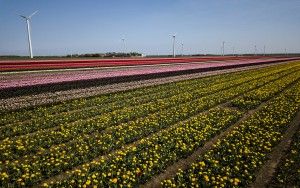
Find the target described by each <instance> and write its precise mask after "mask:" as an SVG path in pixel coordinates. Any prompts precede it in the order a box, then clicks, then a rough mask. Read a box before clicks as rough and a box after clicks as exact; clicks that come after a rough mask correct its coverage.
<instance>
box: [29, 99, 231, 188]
mask: <svg viewBox="0 0 300 188" xmlns="http://www.w3.org/2000/svg"><path fill="white" fill-rule="evenodd" d="M235 98H236V97H234V98H233V99H230V100H229V101H227V102H224V103H221V104H218V105H215V106H212V107H210V108H209V109H207V110H204V111H201V112H199V113H197V114H195V115H193V116H191V117H189V118H187V119H185V120H181V121H178V122H175V123H174V124H172V125H170V126H168V127H165V128H162V129H159V130H158V131H156V132H153V133H150V134H148V135H146V136H142V137H141V138H139V140H137V141H134V142H131V143H127V144H124V145H122V146H121V148H117V149H112V150H111V151H108V152H107V153H104V154H103V155H101V156H99V157H97V158H94V159H92V160H90V161H87V162H85V163H83V164H81V165H79V166H76V167H74V168H72V169H69V170H66V171H64V172H62V173H61V174H58V175H56V176H52V177H50V178H48V179H45V180H44V181H42V182H40V183H39V184H37V185H36V186H33V187H41V185H43V184H44V183H47V184H49V183H50V182H51V181H53V182H56V181H60V180H62V179H65V178H67V177H68V176H70V175H71V174H70V173H68V172H71V171H74V170H78V169H80V168H82V167H83V166H84V165H85V164H86V163H90V162H92V161H95V162H99V161H100V160H101V159H107V158H109V157H112V156H114V155H115V154H116V153H118V152H120V151H125V150H126V148H129V147H133V146H137V145H138V144H140V142H141V139H144V140H145V139H149V138H150V137H152V136H153V135H154V134H159V133H160V132H163V131H167V130H169V129H172V128H174V127H175V126H178V125H177V124H179V123H185V122H187V121H189V120H190V119H192V118H193V117H195V116H197V115H199V114H207V113H208V112H209V110H211V109H214V108H218V107H219V108H222V107H223V108H229V107H228V105H229V104H230V102H231V101H232V100H234V99H235ZM104 132H106V133H107V132H108V131H103V133H104ZM91 136H93V135H91Z"/></svg>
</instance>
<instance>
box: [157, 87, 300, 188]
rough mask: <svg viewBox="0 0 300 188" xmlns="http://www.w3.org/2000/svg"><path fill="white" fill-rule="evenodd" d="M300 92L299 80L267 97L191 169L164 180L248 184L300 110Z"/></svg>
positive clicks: (172, 184)
mask: <svg viewBox="0 0 300 188" xmlns="http://www.w3.org/2000/svg"><path fill="white" fill-rule="evenodd" d="M299 93H300V81H298V82H297V83H296V84H295V85H293V86H292V87H291V88H289V89H286V90H285V91H284V92H282V93H281V94H280V95H279V96H278V97H275V98H273V99H271V100H270V101H268V102H267V103H266V104H265V105H263V107H262V108H261V109H260V110H259V111H257V112H256V113H254V114H253V115H251V116H250V117H249V118H248V119H246V120H245V121H243V122H242V123H241V124H240V125H239V126H238V127H236V128H235V129H234V130H233V131H232V132H231V133H230V134H228V135H227V136H226V137H225V138H224V139H221V140H219V141H218V142H217V144H215V145H214V148H213V149H211V150H209V151H207V152H206V153H205V154H204V155H203V156H200V157H199V160H198V161H197V162H195V163H193V164H192V165H191V167H190V168H189V169H188V170H186V171H178V173H177V175H176V176H175V177H173V178H172V179H168V180H164V181H163V182H162V185H163V187H200V186H204V187H205V186H209V187H210V186H216V187H235V186H239V187H244V186H247V185H248V184H249V183H251V182H252V181H253V180H254V179H255V173H256V172H257V171H258V170H259V168H260V167H261V166H262V164H263V163H264V161H265V160H266V159H267V157H268V154H269V153H270V151H271V150H272V148H273V147H275V146H276V145H277V144H278V143H279V142H280V140H281V138H282V135H283V134H284V132H285V131H286V130H287V128H288V125H289V122H291V121H292V119H293V117H294V115H295V114H296V113H297V111H299V106H300V100H299V99H300V98H299ZM297 158H298V160H299V155H298V156H297Z"/></svg>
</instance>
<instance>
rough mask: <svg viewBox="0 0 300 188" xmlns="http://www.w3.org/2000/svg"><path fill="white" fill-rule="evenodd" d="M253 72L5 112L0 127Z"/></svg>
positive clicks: (229, 78) (268, 69) (215, 81)
mask: <svg viewBox="0 0 300 188" xmlns="http://www.w3.org/2000/svg"><path fill="white" fill-rule="evenodd" d="M296 65H297V64H295V63H290V64H289V67H287V66H286V65H277V66H276V68H277V69H278V70H280V69H284V68H292V67H293V66H296ZM265 70H266V71H267V72H268V71H271V70H276V69H275V68H274V67H269V68H266V69H265ZM253 72H257V73H259V72H262V71H257V70H249V71H243V72H237V73H231V74H224V75H216V76H212V77H206V78H201V79H194V80H188V81H181V82H175V83H169V84H163V85H159V86H151V87H146V88H141V89H135V90H131V91H124V92H118V93H113V94H106V95H100V96H97V97H90V98H81V99H76V100H71V101H66V102H62V103H59V104H53V105H51V106H48V105H47V106H41V107H37V108H34V109H24V110H20V111H14V112H7V113H1V116H0V117H1V118H0V126H3V125H7V124H16V123H22V122H23V121H25V120H30V119H34V120H36V119H37V118H40V117H49V118H50V117H51V118H52V119H53V118H55V116H56V115H57V114H60V113H62V114H63V113H64V112H68V111H72V110H77V109H82V110H81V111H83V110H84V109H85V108H88V107H93V106H96V107H98V108H101V107H103V106H104V105H105V104H109V103H112V102H114V103H117V104H124V100H127V99H128V98H135V99H139V98H140V97H141V96H145V97H147V96H149V95H154V96H153V97H152V98H156V97H157V96H159V94H161V90H162V89H165V90H168V91H170V92H171V91H173V90H174V89H175V90H176V89H177V88H179V87H186V86H192V85H199V84H204V85H203V87H206V86H207V84H217V83H222V82H227V81H230V80H234V79H235V77H240V76H241V75H244V76H247V75H248V74H249V73H250V74H252V73H253Z"/></svg>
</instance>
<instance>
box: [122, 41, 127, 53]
mask: <svg viewBox="0 0 300 188" xmlns="http://www.w3.org/2000/svg"><path fill="white" fill-rule="evenodd" d="M122 43H123V53H124V54H125V53H126V47H125V38H124V37H123V38H122Z"/></svg>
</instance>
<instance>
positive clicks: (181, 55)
mask: <svg viewBox="0 0 300 188" xmlns="http://www.w3.org/2000/svg"><path fill="white" fill-rule="evenodd" d="M181 56H183V43H181Z"/></svg>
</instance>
